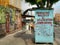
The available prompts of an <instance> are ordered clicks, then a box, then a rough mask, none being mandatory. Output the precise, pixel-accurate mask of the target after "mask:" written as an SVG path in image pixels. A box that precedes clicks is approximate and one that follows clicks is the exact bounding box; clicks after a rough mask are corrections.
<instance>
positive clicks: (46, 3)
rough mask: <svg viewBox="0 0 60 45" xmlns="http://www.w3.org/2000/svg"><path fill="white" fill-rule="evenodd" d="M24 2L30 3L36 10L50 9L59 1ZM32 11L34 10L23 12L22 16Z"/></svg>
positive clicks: (35, 0)
mask: <svg viewBox="0 0 60 45" xmlns="http://www.w3.org/2000/svg"><path fill="white" fill-rule="evenodd" d="M25 1H26V2H27V3H30V4H31V5H36V6H37V8H42V9H44V8H46V9H51V8H52V5H53V4H54V3H56V2H58V1H59V0H25ZM45 6H46V7H45ZM32 10H34V8H32V9H27V10H25V11H24V13H23V15H25V14H26V13H27V11H32Z"/></svg>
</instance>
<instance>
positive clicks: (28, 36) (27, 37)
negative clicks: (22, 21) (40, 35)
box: [14, 32, 33, 45]
mask: <svg viewBox="0 0 60 45" xmlns="http://www.w3.org/2000/svg"><path fill="white" fill-rule="evenodd" d="M14 37H15V38H21V39H23V40H24V42H25V45H28V41H29V40H30V41H31V40H32V38H33V36H32V34H26V33H25V32H22V33H21V32H19V33H17V34H15V35H14Z"/></svg>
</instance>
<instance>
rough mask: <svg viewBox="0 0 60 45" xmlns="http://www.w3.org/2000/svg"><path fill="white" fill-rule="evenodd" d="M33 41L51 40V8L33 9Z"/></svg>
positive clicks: (43, 41) (47, 41) (49, 41)
mask: <svg viewBox="0 0 60 45" xmlns="http://www.w3.org/2000/svg"><path fill="white" fill-rule="evenodd" d="M35 14H36V15H35V42H42V43H45V42H46V43H52V42H53V10H35Z"/></svg>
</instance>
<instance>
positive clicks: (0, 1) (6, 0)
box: [0, 0, 9, 6]
mask: <svg viewBox="0 0 60 45" xmlns="http://www.w3.org/2000/svg"><path fill="white" fill-rule="evenodd" d="M8 4H9V0H0V5H3V6H7V5H8Z"/></svg>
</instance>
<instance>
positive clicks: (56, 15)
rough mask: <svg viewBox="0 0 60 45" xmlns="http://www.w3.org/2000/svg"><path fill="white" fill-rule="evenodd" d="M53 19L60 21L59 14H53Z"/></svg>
mask: <svg viewBox="0 0 60 45" xmlns="http://www.w3.org/2000/svg"><path fill="white" fill-rule="evenodd" d="M55 21H56V22H60V14H55Z"/></svg>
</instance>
